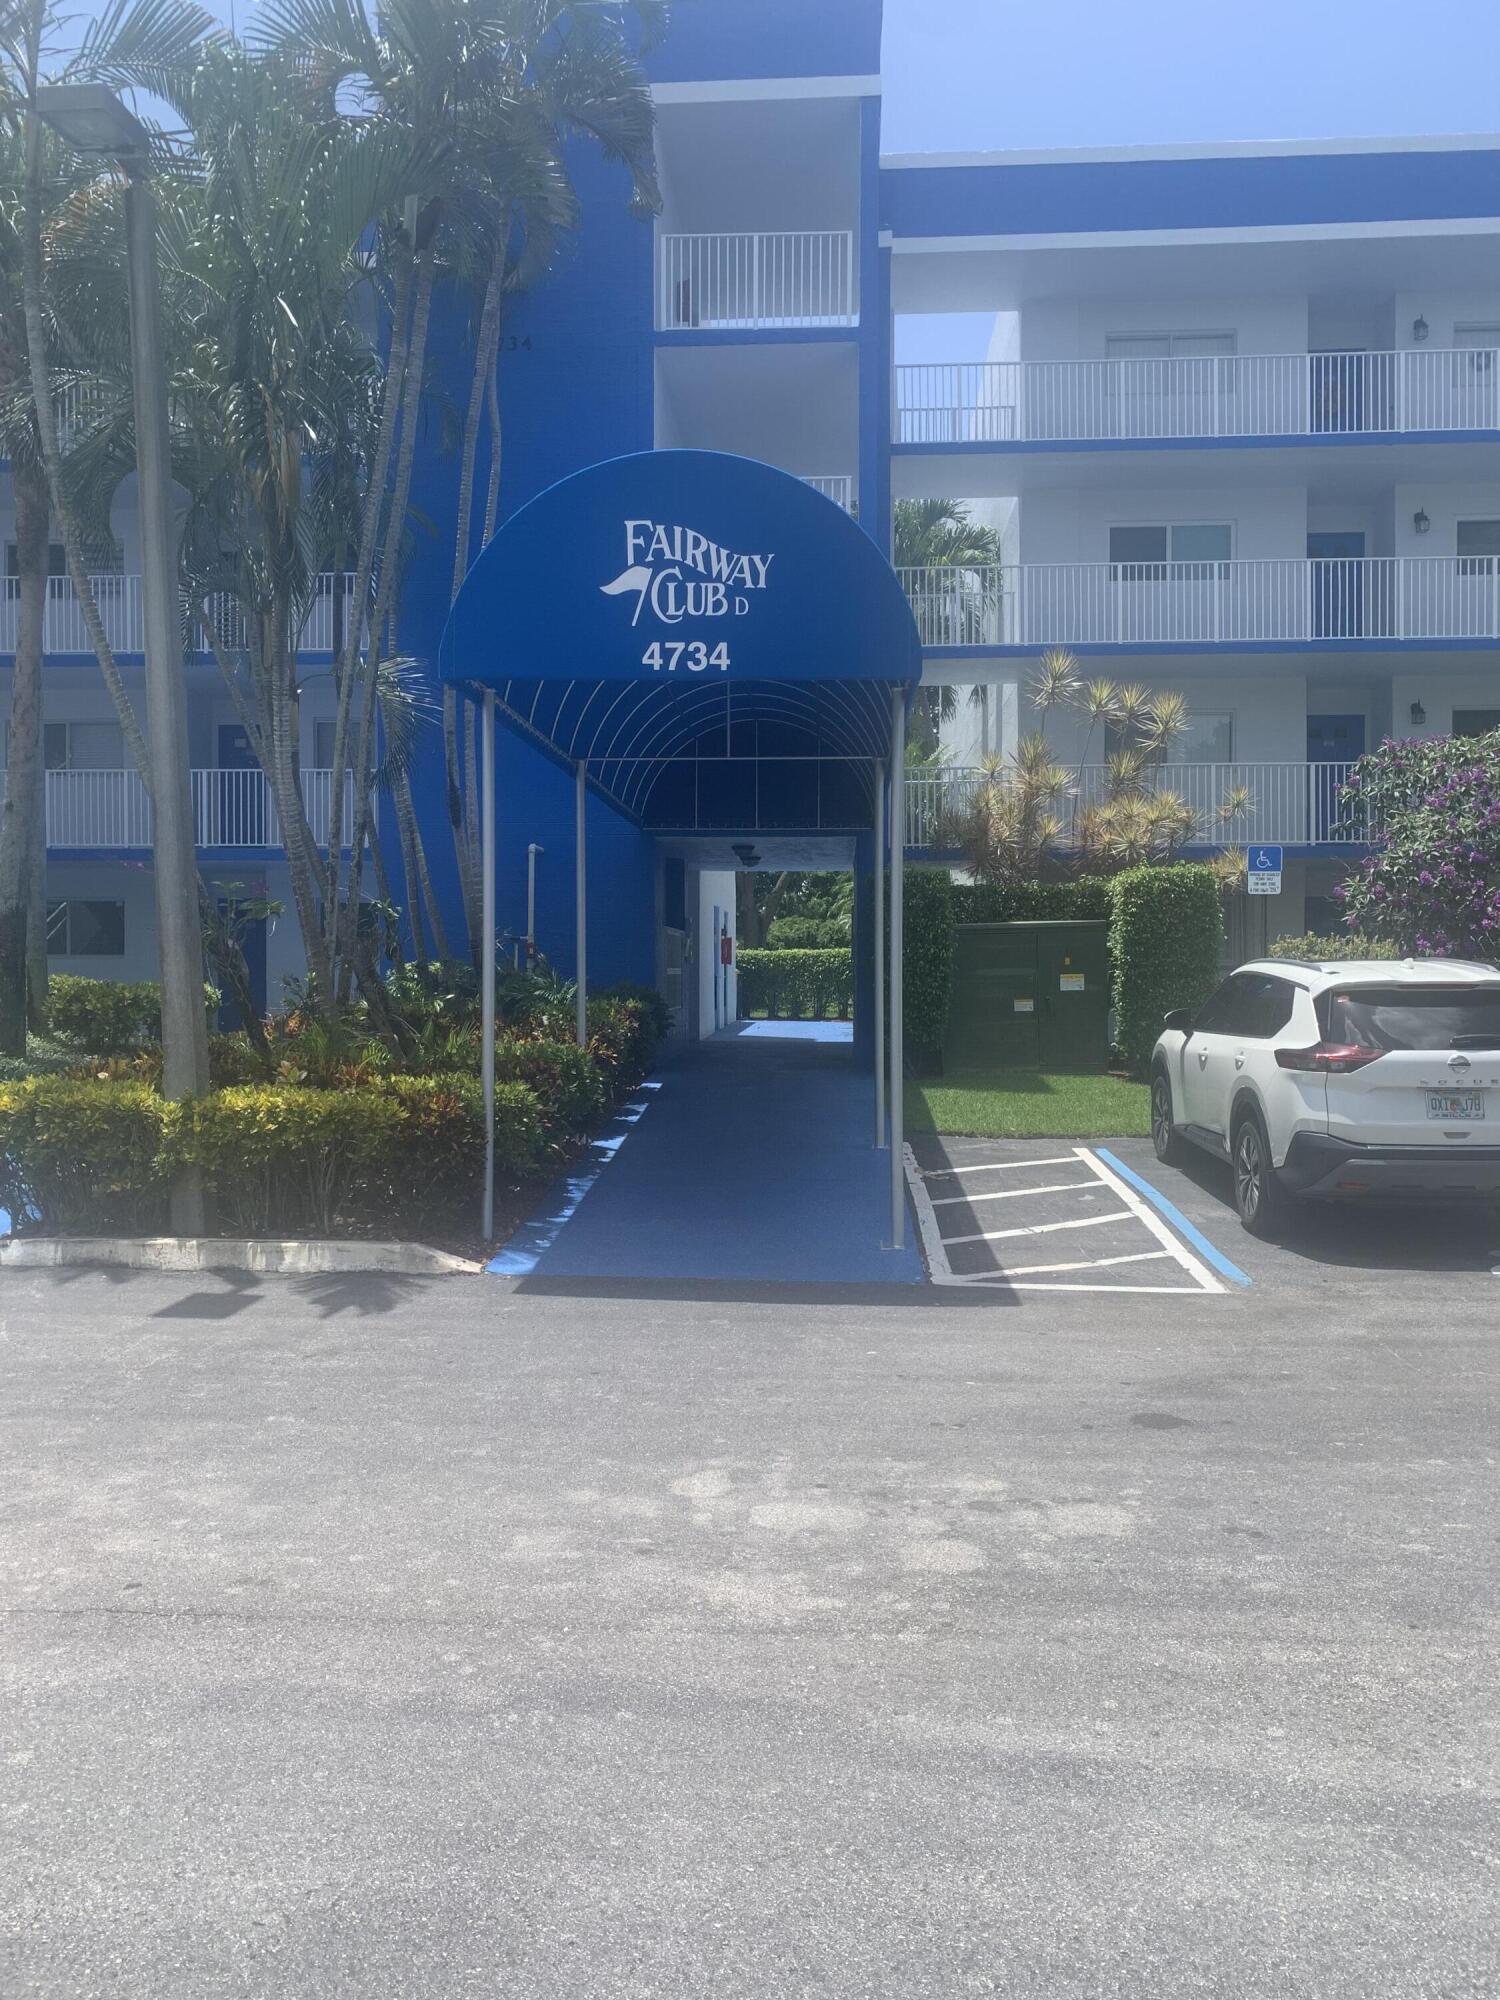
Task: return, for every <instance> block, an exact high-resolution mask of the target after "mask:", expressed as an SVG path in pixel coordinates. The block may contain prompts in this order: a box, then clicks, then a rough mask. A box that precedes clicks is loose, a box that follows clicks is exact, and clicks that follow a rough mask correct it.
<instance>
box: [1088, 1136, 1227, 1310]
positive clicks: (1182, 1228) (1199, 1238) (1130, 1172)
mask: <svg viewBox="0 0 1500 2000" xmlns="http://www.w3.org/2000/svg"><path fill="white" fill-rule="evenodd" d="M1094 1152H1095V1154H1096V1155H1097V1156H1098V1158H1099V1159H1101V1160H1103V1162H1104V1164H1105V1165H1106V1166H1107V1167H1108V1168H1109V1169H1110V1170H1111V1172H1113V1173H1116V1174H1118V1175H1119V1176H1120V1179H1121V1180H1122V1181H1128V1182H1129V1184H1130V1186H1131V1187H1133V1188H1134V1189H1135V1191H1136V1193H1137V1194H1142V1195H1144V1196H1145V1197H1146V1199H1147V1201H1149V1202H1150V1203H1151V1205H1152V1207H1153V1208H1154V1209H1156V1210H1157V1212H1158V1213H1159V1214H1160V1215H1163V1216H1165V1217H1166V1219H1167V1221H1168V1222H1170V1223H1171V1225H1172V1227H1173V1228H1174V1229H1175V1230H1176V1231H1177V1233H1178V1235H1179V1236H1181V1237H1183V1238H1185V1240H1186V1241H1187V1242H1189V1243H1191V1244H1192V1246H1193V1248H1194V1249H1195V1250H1196V1251H1197V1252H1198V1255H1199V1256H1200V1257H1201V1258H1203V1260H1204V1262H1205V1263H1208V1264H1211V1265H1212V1266H1213V1268H1214V1269H1215V1270H1216V1271H1217V1272H1218V1273H1219V1276H1220V1277H1221V1278H1227V1279H1228V1280H1229V1282H1230V1283H1231V1284H1232V1285H1245V1286H1248V1285H1249V1284H1250V1277H1249V1274H1248V1273H1247V1272H1245V1271H1242V1270H1241V1269H1240V1267H1239V1265H1238V1264H1231V1263H1230V1261H1229V1259H1228V1258H1227V1257H1226V1256H1225V1255H1224V1252H1223V1251H1222V1250H1220V1249H1218V1248H1217V1247H1216V1245H1214V1244H1212V1243H1210V1242H1209V1240H1208V1238H1207V1237H1206V1236H1205V1235H1204V1234H1203V1231H1202V1230H1201V1229H1199V1228H1198V1226H1197V1225H1196V1223H1192V1222H1189V1221H1188V1219H1187V1217H1186V1216H1185V1215H1184V1214H1183V1212H1182V1210H1181V1209H1180V1208H1179V1207H1178V1206H1177V1204H1176V1202H1173V1201H1168V1200H1167V1197H1166V1196H1165V1195H1164V1194H1163V1193H1162V1192H1161V1190H1160V1188H1154V1187H1153V1186H1152V1185H1151V1183H1150V1181H1148V1180H1145V1179H1144V1178H1143V1177H1142V1176H1141V1175H1140V1174H1138V1173H1137V1172H1136V1171H1135V1169H1134V1168H1133V1167H1127V1166H1126V1164H1125V1162H1124V1161H1123V1160H1122V1159H1119V1158H1118V1157H1117V1156H1116V1155H1115V1154H1114V1153H1111V1152H1109V1151H1108V1150H1107V1148H1105V1147H1103V1146H1096V1147H1095V1148H1094Z"/></svg>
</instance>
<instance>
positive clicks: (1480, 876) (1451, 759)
mask: <svg viewBox="0 0 1500 2000" xmlns="http://www.w3.org/2000/svg"><path fill="white" fill-rule="evenodd" d="M1340 808H1341V810H1340V821H1339V826H1338V829H1337V830H1338V832H1339V833H1341V834H1342V835H1343V836H1344V837H1345V838H1348V839H1361V838H1364V837H1365V829H1366V828H1373V829H1377V830H1378V834H1379V841H1380V844H1379V846H1378V847H1377V848H1376V849H1375V850H1374V852H1373V853H1371V854H1370V855H1368V856H1367V857H1366V859H1365V860H1363V861H1362V862H1361V863H1360V864H1359V867H1358V868H1357V869H1356V871H1355V872H1354V874H1352V875H1351V876H1350V877H1349V879H1348V880H1347V881H1346V882H1345V883H1344V884H1343V886H1342V887H1341V888H1340V889H1339V890H1337V891H1336V892H1335V893H1337V894H1338V895H1340V896H1342V897H1343V899H1344V911H1345V915H1344V921H1345V922H1346V923H1347V924H1348V926H1349V928H1350V929H1351V930H1355V931H1360V932H1363V933H1365V934H1367V935H1372V936H1378V937H1384V938H1390V939H1391V940H1392V942H1393V943H1394V944H1396V945H1397V946H1398V947H1399V949H1400V950H1401V951H1402V953H1403V954H1407V953H1409V954H1412V955H1413V956H1416V957H1421V958H1429V957H1432V958H1478V959H1484V960H1487V961H1489V962H1491V963H1495V962H1500V730H1495V731H1492V732H1491V734H1489V735H1488V736H1475V737H1462V736H1440V737H1434V738H1433V739H1432V740H1431V741H1427V742H1406V743H1386V744H1383V745H1382V746H1381V748H1380V749H1379V750H1377V751H1375V752H1374V753H1373V755H1371V756H1369V757H1364V758H1361V760H1360V762H1359V764H1358V766H1357V767H1356V769H1355V770H1354V771H1353V772H1352V773H1351V774H1350V776H1349V779H1348V782H1347V783H1346V785H1345V786H1344V788H1343V792H1342V796H1341V800H1340Z"/></svg>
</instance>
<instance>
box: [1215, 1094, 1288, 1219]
mask: <svg viewBox="0 0 1500 2000" xmlns="http://www.w3.org/2000/svg"><path fill="white" fill-rule="evenodd" d="M1229 1159H1230V1165H1231V1168H1232V1170H1233V1174H1234V1206H1235V1213H1236V1214H1237V1215H1238V1216H1239V1218H1240V1222H1241V1224H1242V1226H1243V1227H1244V1228H1246V1229H1248V1230H1249V1232H1250V1234H1251V1235H1252V1236H1262V1237H1272V1236H1277V1235H1279V1234H1280V1232H1281V1230H1282V1229H1283V1228H1284V1227H1285V1225H1286V1221H1287V1214H1288V1210H1289V1208H1290V1202H1289V1200H1288V1197H1287V1194H1286V1191H1285V1189H1284V1188H1283V1187H1282V1185H1281V1183H1280V1181H1279V1180H1277V1178H1276V1169H1275V1167H1274V1166H1273V1165H1272V1164H1271V1144H1270V1141H1269V1140H1268V1139H1267V1137H1266V1128H1265V1126H1264V1125H1262V1124H1261V1122H1260V1117H1259V1114H1258V1113H1256V1112H1254V1111H1246V1112H1243V1113H1242V1114H1241V1116H1240V1118H1239V1119H1238V1121H1237V1122H1236V1124H1235V1127H1234V1137H1233V1139H1232V1140H1231V1142H1230V1147H1229Z"/></svg>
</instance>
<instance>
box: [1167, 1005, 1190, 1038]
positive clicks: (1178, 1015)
mask: <svg viewBox="0 0 1500 2000" xmlns="http://www.w3.org/2000/svg"><path fill="white" fill-rule="evenodd" d="M1161 1024H1162V1026H1163V1027H1164V1028H1175V1029H1176V1030H1177V1031H1178V1032H1179V1033H1181V1034H1184V1035H1190V1034H1191V1033H1192V1032H1193V1010H1192V1008H1191V1007H1174V1008H1173V1009H1172V1011H1171V1013H1170V1014H1163V1015H1162V1017H1161Z"/></svg>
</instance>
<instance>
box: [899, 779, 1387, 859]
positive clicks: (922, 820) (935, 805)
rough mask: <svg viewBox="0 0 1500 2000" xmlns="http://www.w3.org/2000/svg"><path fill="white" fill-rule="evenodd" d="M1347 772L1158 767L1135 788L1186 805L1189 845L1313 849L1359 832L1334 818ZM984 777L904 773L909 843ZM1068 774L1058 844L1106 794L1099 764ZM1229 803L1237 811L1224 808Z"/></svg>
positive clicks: (950, 825) (950, 831) (938, 838)
mask: <svg viewBox="0 0 1500 2000" xmlns="http://www.w3.org/2000/svg"><path fill="white" fill-rule="evenodd" d="M1353 769H1354V765H1353V764H1352V763H1327V764H1309V763H1306V762H1303V763H1253V764H1162V765H1159V766H1157V767H1155V768H1153V769H1151V770H1149V771H1147V772H1146V773H1145V774H1144V777H1143V779H1142V788H1143V789H1149V790H1154V791H1159V792H1164V793H1175V794H1176V796H1177V797H1178V798H1180V799H1182V800H1183V802H1184V803H1185V804H1186V805H1187V806H1188V807H1189V808H1190V809H1191V811H1192V813H1193V818H1194V831H1193V834H1192V837H1191V839H1190V841H1189V842H1188V843H1187V844H1188V845H1192V846H1205V847H1250V846H1254V845H1255V844H1256V843H1257V842H1260V841H1271V842H1273V843H1278V844H1284V845H1286V846H1288V847H1294V846H1295V847H1319V846H1327V845H1328V844H1330V843H1331V842H1334V841H1339V840H1349V839H1356V838H1359V837H1361V836H1360V835H1359V834H1358V833H1355V832H1350V831H1348V830H1345V829H1344V827H1343V823H1342V819H1341V798H1340V794H1341V793H1342V791H1343V788H1344V785H1345V784H1346V783H1347V782H1348V778H1349V774H1350V772H1351V771H1353ZM989 777H990V774H988V773H986V772H985V771H983V770H980V769H977V768H975V767H973V766H948V767H944V768H939V769H932V770H925V771H910V772H908V773H907V779H906V824H907V842H908V845H910V846H912V847H931V846H934V845H937V844H942V843H943V842H945V841H947V840H951V839H952V838H953V837H954V835H955V831H956V829H957V827H958V826H959V824H960V823H961V820H962V815H963V813H964V811H965V810H966V808H967V807H968V806H969V805H970V803H971V802H972V800H973V798H974V795H975V793H976V791H977V790H978V789H979V787H980V786H981V785H982V784H983V783H985V782H986V780H987V779H988V778H989ZM1075 777H1076V783H1075V785H1074V787H1073V788H1072V790H1071V791H1070V792H1069V793H1068V794H1067V795H1066V796H1065V797H1063V798H1062V799H1060V800H1059V801H1057V802H1056V804H1055V805H1054V806H1053V807H1052V810H1053V811H1054V812H1055V813H1056V815H1057V817H1058V818H1059V819H1060V820H1061V821H1062V823H1063V829H1064V831H1063V836H1062V841H1061V845H1063V846H1070V845H1072V844H1073V839H1074V835H1073V823H1074V815H1075V813H1076V812H1079V811H1082V810H1084V809H1086V808H1087V807H1089V806H1094V805H1100V804H1102V803H1103V802H1104V801H1105V800H1106V799H1107V798H1108V797H1109V795H1110V789H1111V782H1112V781H1111V777H1110V773H1109V770H1108V768H1107V767H1106V766H1105V765H1102V764H1085V765H1083V766H1082V767H1081V768H1079V769H1078V771H1077V772H1076V774H1075ZM1001 782H1005V778H1004V773H1003V770H1002V773H1001ZM1231 806H1237V807H1238V810H1234V811H1230V810H1229V808H1230V807H1231Z"/></svg>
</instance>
